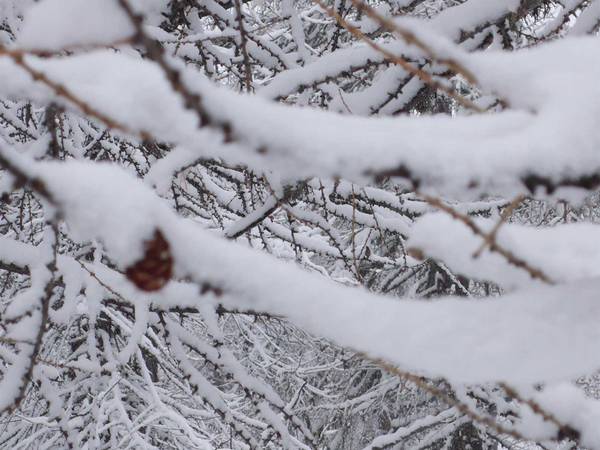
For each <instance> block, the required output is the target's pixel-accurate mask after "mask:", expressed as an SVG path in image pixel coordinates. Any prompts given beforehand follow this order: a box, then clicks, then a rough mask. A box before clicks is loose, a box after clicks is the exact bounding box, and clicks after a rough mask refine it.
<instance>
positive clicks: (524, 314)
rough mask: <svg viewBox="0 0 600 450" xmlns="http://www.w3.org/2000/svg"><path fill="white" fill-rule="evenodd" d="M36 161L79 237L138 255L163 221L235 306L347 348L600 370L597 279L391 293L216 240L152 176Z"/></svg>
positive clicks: (195, 273)
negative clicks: (168, 202)
mask: <svg viewBox="0 0 600 450" xmlns="http://www.w3.org/2000/svg"><path fill="white" fill-rule="evenodd" d="M31 165H32V167H33V169H32V170H35V172H36V173H37V174H38V175H39V176H40V177H42V179H43V180H44V181H45V182H46V183H47V185H48V187H49V189H50V190H51V191H52V192H53V193H54V195H55V197H56V198H57V199H59V200H60V201H61V202H62V203H63V207H64V209H65V214H66V219H67V222H68V225H69V227H70V228H71V229H72V230H73V231H75V232H77V234H78V235H79V236H85V237H86V238H88V239H89V238H91V237H92V236H97V237H99V238H101V239H102V240H103V241H104V242H105V244H106V246H107V248H108V249H109V250H111V251H113V252H115V254H116V256H117V257H118V258H117V260H118V261H119V262H126V263H127V262H129V258H128V257H127V255H128V254H129V253H131V254H139V250H140V247H141V241H142V240H143V239H145V238H146V237H147V232H143V233H139V229H140V227H142V230H148V229H150V228H151V227H153V226H155V227H158V228H159V229H161V230H162V231H163V233H164V234H165V236H166V238H167V240H168V241H169V242H170V244H171V248H172V252H173V255H174V258H175V261H176V272H177V274H178V275H179V276H189V277H190V278H191V279H192V280H194V281H195V282H197V283H198V284H201V283H207V282H208V283H210V284H211V285H214V286H220V287H221V288H222V289H223V291H224V295H223V297H222V298H220V299H219V301H220V302H222V303H224V304H225V305H226V306H230V307H236V308H249V309H253V310H258V311H267V312H270V313H273V314H281V315H284V316H287V317H289V318H290V319H291V320H292V321H294V322H296V323H298V324H299V325H301V326H304V327H305V328H306V329H307V330H309V331H311V332H313V333H315V334H318V335H322V336H325V337H327V338H330V339H333V340H334V341H336V342H338V343H340V344H342V345H346V346H348V347H351V348H355V349H357V350H361V351H364V352H367V353H369V354H370V355H372V356H377V357H383V358H386V359H388V360H390V361H392V362H394V363H397V364H399V365H400V366H401V367H403V368H406V369H411V370H415V371H421V372H423V373H426V374H429V375H434V376H438V375H442V376H446V377H448V378H450V379H453V380H458V381H466V382H484V381H490V380H507V381H518V382H533V381H543V380H557V379H564V378H572V377H574V376H577V375H580V374H584V373H590V372H591V371H593V370H595V369H597V368H598V367H600V356H599V355H598V352H597V342H598V341H599V340H600V329H599V328H598V326H597V321H598V317H599V316H600V303H598V301H597V292H598V288H599V287H600V281H598V280H597V279H593V280H588V281H579V282H577V283H576V285H575V284H567V285H560V286H556V287H535V288H530V289H527V290H523V291H518V292H515V293H512V294H509V295H506V296H504V297H501V298H498V299H493V300H457V299H455V298H445V299H441V300H439V301H434V302H420V301H412V300H398V299H392V298H385V297H381V296H378V295H374V294H371V293H368V292H366V291H364V290H361V289H355V288H347V287H343V286H340V285H337V284H335V283H333V282H331V281H329V280H326V279H324V278H322V277H321V276H318V275H315V274H309V273H306V272H304V271H302V270H301V269H299V268H297V267H295V266H294V265H293V264H284V263H282V262H281V261H278V260H276V259H274V258H272V257H270V256H268V255H265V254H260V253H256V252H255V251H253V250H251V249H248V248H245V247H243V246H240V245H238V244H235V243H232V242H228V241H224V240H222V239H219V238H216V237H215V236H214V235H212V234H211V233H209V232H207V231H204V230H203V229H201V228H200V227H198V226H197V225H196V224H195V223H193V222H190V221H186V220H183V219H178V218H177V217H175V215H174V213H172V212H171V211H170V210H168V209H166V208H164V205H163V204H162V201H161V200H160V199H158V198H157V197H156V196H155V195H154V194H153V193H152V191H151V190H149V189H148V188H146V187H145V186H144V185H143V184H142V182H140V181H137V180H135V179H134V178H133V177H131V176H130V175H128V174H126V173H125V172H123V171H122V170H120V169H118V168H116V167H110V166H102V165H97V164H82V163H75V162H69V163H58V164H57V163H53V164H48V163H38V164H33V163H32V164H31ZM80 192H86V193H87V194H86V195H85V196H82V195H79V194H78V193H80ZM123 192H128V196H127V198H124V197H123V195H122V193H123ZM89 198H94V202H89V200H88V199H89ZM136 205H137V206H136ZM84 211H85V213H84ZM103 216H113V217H111V218H110V219H106V220H104V219H101V218H102V217H103ZM136 233H139V235H138V236H136ZM123 236H127V237H128V238H127V239H124V238H123ZM264 280H269V282H268V283H265V281H264ZM198 301H199V302H201V301H203V299H202V298H200V297H199V298H198Z"/></svg>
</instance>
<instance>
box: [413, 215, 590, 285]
mask: <svg viewBox="0 0 600 450" xmlns="http://www.w3.org/2000/svg"><path fill="white" fill-rule="evenodd" d="M475 223H476V224H477V225H478V226H479V228H480V229H481V230H483V231H484V232H485V233H489V232H490V231H492V229H493V228H494V226H495V225H496V223H497V220H487V219H478V220H475ZM438 230H444V233H439V232H438ZM496 242H497V243H498V244H499V245H501V246H502V247H503V248H505V249H507V250H509V251H511V252H513V253H514V254H516V255H519V256H522V258H523V259H524V260H525V261H526V262H527V263H529V264H530V265H531V266H532V267H535V268H538V269H540V270H542V272H544V273H545V274H546V275H547V276H548V277H549V278H550V279H551V280H553V281H555V282H575V281H577V280H583V279H587V278H595V277H598V276H600V226H599V225H596V224H589V223H573V224H563V225H558V226H555V227H546V228H543V227H535V228H534V227H531V226H524V225H517V224H510V223H509V224H503V225H502V226H501V227H500V229H499V231H498V233H497V238H496ZM483 243H484V242H483V239H482V238H481V237H478V236H475V235H474V234H473V233H472V232H471V230H469V229H468V228H467V227H466V226H465V225H464V224H462V223H460V222H457V221H456V220H453V219H452V218H451V217H450V216H448V215H447V214H442V213H437V214H427V215H425V216H424V217H423V218H421V219H419V220H417V222H416V223H415V224H414V225H413V226H412V228H411V232H410V237H409V239H408V241H407V243H406V245H407V247H412V248H416V249H420V250H422V252H423V253H424V254H425V255H426V256H429V257H432V258H434V259H437V260H440V261H443V262H444V264H445V265H447V266H448V268H449V269H450V270H452V271H453V272H456V273H460V274H463V275H466V276H468V277H472V278H475V279H479V280H487V281H494V282H496V283H499V284H500V285H501V286H502V287H503V288H506V289H515V288H518V287H524V286H527V285H530V284H532V283H534V280H532V279H531V277H530V276H529V275H528V274H527V273H526V272H524V271H523V270H522V269H520V268H517V267H515V266H513V265H511V264H509V263H508V262H507V260H506V259H505V258H504V257H502V256H500V255H499V254H498V253H493V252H491V251H490V250H489V246H488V247H486V249H485V250H484V251H483V252H482V253H481V255H480V256H479V257H474V256H473V255H474V254H475V253H477V251H478V250H479V248H480V247H481V246H482V245H483Z"/></svg>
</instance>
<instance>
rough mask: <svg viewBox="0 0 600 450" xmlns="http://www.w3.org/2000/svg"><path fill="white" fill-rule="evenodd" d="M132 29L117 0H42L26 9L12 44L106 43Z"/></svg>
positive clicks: (51, 46) (62, 45)
mask: <svg viewBox="0 0 600 450" xmlns="http://www.w3.org/2000/svg"><path fill="white" fill-rule="evenodd" d="M133 32H134V30H133V27H132V25H131V23H130V21H129V18H128V17H127V16H126V15H125V13H124V12H123V10H122V9H121V8H120V7H119V5H118V3H117V0H44V1H42V2H39V3H36V4H35V5H33V6H32V7H30V8H28V9H27V12H26V14H25V19H24V21H23V25H22V27H21V31H20V33H19V35H18V37H17V40H16V45H17V46H19V47H20V48H26V49H35V50H47V51H55V50H60V49H63V48H65V47H74V46H87V45H101V44H109V45H110V44H113V43H115V42H118V41H121V40H124V39H127V38H130V37H131V36H133Z"/></svg>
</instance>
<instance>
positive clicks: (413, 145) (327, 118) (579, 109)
mask: <svg viewBox="0 0 600 450" xmlns="http://www.w3.org/2000/svg"><path fill="white" fill-rule="evenodd" d="M598 45H599V44H598V41H597V40H595V39H593V38H572V39H567V40H562V41H559V42H555V43H552V44H547V45H544V46H541V47H539V48H536V49H530V50H523V51H519V52H514V53H506V54H505V53H495V52H488V53H485V54H473V55H469V58H468V60H466V61H465V62H468V63H469V64H470V65H469V68H470V69H472V70H473V72H475V74H476V76H477V78H478V80H480V82H481V83H482V85H483V87H484V88H488V89H489V90H491V91H494V92H497V93H498V94H499V95H500V96H501V97H503V98H506V99H507V100H508V101H509V103H510V104H511V105H512V106H513V107H514V108H516V109H514V110H508V111H506V112H502V113H497V114H483V115H475V116H468V117H465V116H461V117H456V118H450V117H401V118H400V117H399V118H393V119H392V118H389V119H388V118H380V119H371V118H360V117H346V116H340V115H338V114H334V113H328V112H320V111H314V110H306V109H301V108H292V107H287V106H284V105H277V104H272V103H269V102H267V101H265V100H263V99H260V98H256V97H251V96H247V95H239V94H235V93H232V92H229V91H226V90H225V89H223V88H218V87H216V86H215V85H212V84H210V83H209V82H207V81H206V80H204V79H203V77H202V76H201V75H200V74H199V73H197V72H195V71H193V70H192V69H186V70H184V75H185V76H184V78H185V80H186V83H187V84H188V85H189V86H190V87H191V88H192V89H193V90H194V91H195V92H198V93H200V95H201V97H202V99H203V106H204V108H206V110H207V111H208V112H209V114H210V115H211V116H212V117H213V118H214V119H215V122H216V123H228V124H230V126H231V128H232V130H233V135H234V137H235V138H236V140H237V145H236V146H235V147H233V148H232V147H217V148H216V147H215V146H213V145H208V146H207V148H205V147H204V146H203V145H202V144H201V142H202V138H201V136H199V134H198V133H199V131H198V130H197V127H196V126H197V119H196V118H195V116H194V115H193V114H192V113H191V112H189V111H185V110H183V107H182V104H181V103H182V102H181V100H180V99H179V98H177V96H174V95H171V91H170V88H169V86H168V85H167V83H166V81H165V79H164V76H163V75H162V73H161V72H160V70H159V69H158V68H157V67H156V66H155V65H153V64H152V63H150V62H145V61H141V60H139V59H138V58H136V57H132V56H128V55H125V54H115V53H112V52H93V53H90V54H86V55H80V56H71V57H65V58H55V59H52V60H39V59H34V58H31V59H29V61H30V63H31V64H33V65H34V66H35V67H36V68H39V69H40V70H42V71H43V72H45V73H46V74H48V76H49V77H51V78H52V79H53V80H55V81H58V82H60V83H64V84H65V85H68V86H69V88H70V89H71V90H72V91H73V92H74V93H75V94H77V95H78V96H79V97H81V98H82V99H84V100H85V101H87V102H89V103H90V104H91V105H93V106H94V107H95V108H97V109H98V110H100V111H102V112H104V113H105V114H109V115H110V116H112V117H114V118H115V119H117V120H118V121H120V122H122V123H125V124H126V125H127V126H128V127H129V128H131V129H132V130H133V131H136V132H148V130H152V133H153V134H154V135H155V136H156V137H157V138H158V139H160V140H165V141H169V142H175V143H178V144H180V145H182V146H183V147H186V148H188V149H190V150H192V151H195V152H197V154H198V157H221V158H223V159H224V160H225V161H227V162H230V163H232V164H239V163H245V164H248V165H249V166H250V167H253V168H256V169H257V170H259V171H264V170H266V169H268V170H274V171H276V172H277V173H279V174H280V175H281V176H282V177H283V179H284V180H293V179H299V178H303V177H306V176H315V175H317V176H319V175H321V176H338V175H341V174H344V177H345V178H346V179H350V180H354V181H365V180H366V179H368V178H369V177H368V175H369V174H374V173H377V172H378V171H382V170H389V169H390V168H395V167H400V166H402V167H404V168H406V169H408V170H409V171H410V172H411V175H412V177H413V178H415V179H419V180H420V181H421V182H422V185H425V186H429V187H431V188H434V189H436V190H441V189H443V190H444V192H446V193H447V195H455V196H457V197H460V196H463V197H464V195H465V194H464V193H465V191H469V190H470V191H471V192H472V193H473V194H475V193H477V192H479V193H485V192H494V193H496V194H504V195H512V194H514V193H515V192H522V191H524V186H523V184H522V180H523V179H524V178H526V177H528V176H529V175H532V174H535V175H537V176H539V177H547V178H548V180H550V181H552V180H554V181H559V180H560V179H563V178H566V179H575V178H577V177H578V176H582V175H591V174H594V173H596V172H597V171H598V170H600V157H599V156H598V152H597V151H596V149H597V148H598V145H600V134H599V132H598V128H597V127H596V124H595V121H594V117H596V116H597V115H598V113H600V111H599V109H600V106H599V105H598V103H597V102H596V101H594V99H595V98H596V97H597V96H598V95H600V92H596V91H597V90H599V89H600V87H598V84H597V83H595V80H596V79H597V77H598V75H600V57H598V55H599V54H600V53H599V52H598ZM15 72H16V73H18V70H17V69H16V68H15V67H14V66H13V65H12V64H11V63H10V62H9V61H7V60H6V59H4V60H0V74H2V76H3V77H6V78H7V79H8V80H9V82H8V83H7V84H6V85H4V86H2V88H1V89H0V90H1V92H2V94H3V95H6V96H9V97H13V96H16V95H19V94H21V95H22V94H23V93H27V95H28V96H30V97H33V98H34V99H37V100H40V99H42V98H46V99H48V100H50V99H51V98H52V97H53V96H52V95H51V94H50V93H49V92H48V91H47V89H44V88H42V87H41V86H38V88H37V89H32V86H31V83H30V82H29V81H28V80H27V79H24V78H23V77H18V76H16V73H15ZM533 72H535V74H536V75H535V76H533V75H532V73H533ZM564 85H569V86H570V87H571V88H570V89H562V87H563V86H564ZM149 93H151V94H150V95H149ZM158 118H160V119H158ZM339 130H345V132H344V133H343V134H341V133H339ZM432 130H435V133H433V132H432ZM397 143H398V144H397ZM258 148H265V149H266V152H264V153H259V152H257V151H256V150H257V149H258ZM565 148H570V149H572V150H571V151H570V152H565V151H564V149H565ZM467 187H470V188H469V189H467Z"/></svg>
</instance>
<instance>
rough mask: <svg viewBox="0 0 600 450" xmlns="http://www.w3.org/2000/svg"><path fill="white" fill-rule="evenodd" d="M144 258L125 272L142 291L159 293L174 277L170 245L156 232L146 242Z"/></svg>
mask: <svg viewBox="0 0 600 450" xmlns="http://www.w3.org/2000/svg"><path fill="white" fill-rule="evenodd" d="M144 248H145V253H144V257H143V258H142V259H140V260H139V261H137V262H136V263H135V264H133V265H131V266H129V267H128V268H127V270H126V271H125V275H126V276H127V278H128V279H129V280H130V281H132V282H133V283H134V284H135V285H136V286H137V287H138V288H139V289H141V290H142V291H148V292H152V291H158V290H159V289H161V288H162V287H163V286H164V285H165V284H167V282H168V281H169V280H170V279H171V277H172V275H173V257H172V256H171V252H170V250H169V243H168V242H167V241H166V239H165V237H164V236H163V234H162V233H161V232H160V231H159V230H156V231H155V232H154V236H153V237H152V239H151V240H148V241H146V242H144Z"/></svg>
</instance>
